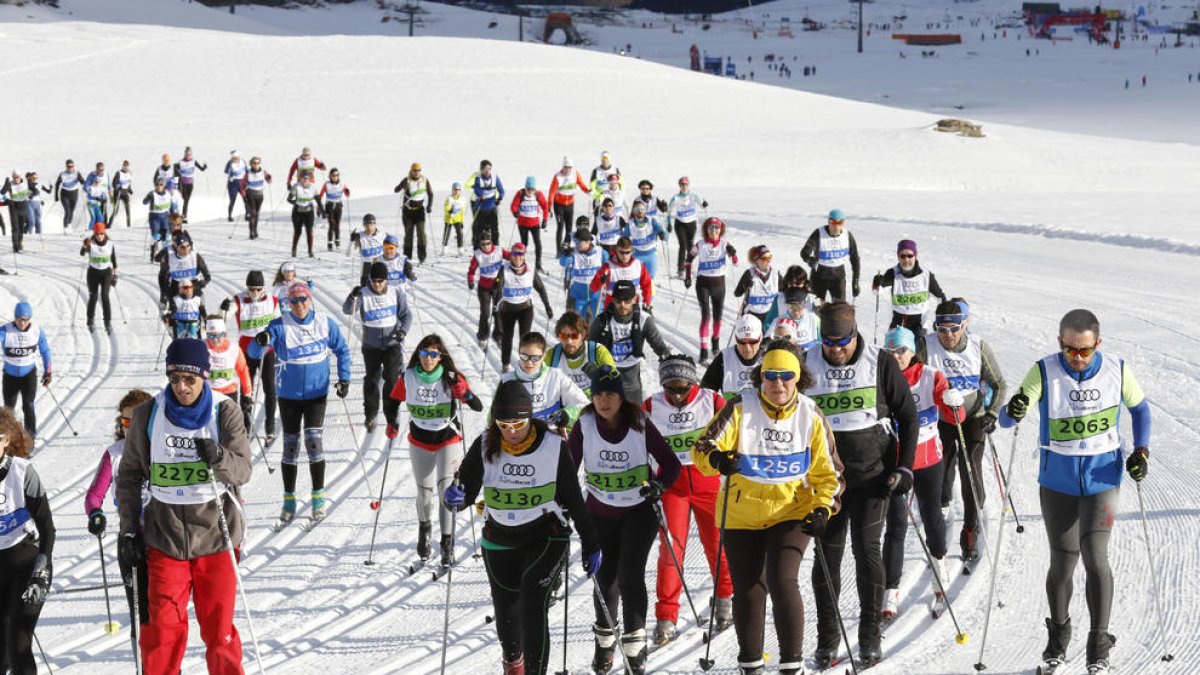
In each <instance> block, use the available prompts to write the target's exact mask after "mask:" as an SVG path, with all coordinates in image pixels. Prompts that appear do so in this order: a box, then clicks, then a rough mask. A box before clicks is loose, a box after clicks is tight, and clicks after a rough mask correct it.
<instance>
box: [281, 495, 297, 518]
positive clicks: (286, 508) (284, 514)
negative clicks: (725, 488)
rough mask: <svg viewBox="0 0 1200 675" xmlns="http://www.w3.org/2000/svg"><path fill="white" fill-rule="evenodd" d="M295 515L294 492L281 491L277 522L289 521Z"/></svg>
mask: <svg viewBox="0 0 1200 675" xmlns="http://www.w3.org/2000/svg"><path fill="white" fill-rule="evenodd" d="M295 517H296V493H295V492H285V493H283V508H282V509H280V511H279V522H281V523H290V522H292V519H294V518H295Z"/></svg>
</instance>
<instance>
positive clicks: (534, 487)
mask: <svg viewBox="0 0 1200 675" xmlns="http://www.w3.org/2000/svg"><path fill="white" fill-rule="evenodd" d="M532 413H533V402H532V399H531V398H530V396H529V393H528V392H527V391H525V387H523V386H521V385H519V384H517V383H514V382H505V383H502V384H501V385H500V386H499V387H498V388H497V389H496V396H495V397H494V398H493V399H492V407H491V415H490V419H491V423H489V424H488V426H487V429H486V431H484V432H483V433H482V434H480V436H479V437H478V438H476V439H475V441H474V442H473V443H472V444H471V448H470V449H469V450H467V453H466V456H465V457H464V458H463V460H462V465H461V467H460V468H459V470H458V474H457V480H456V481H455V482H454V483H452V484H451V485H450V486H449V487H447V488H446V490H445V492H444V493H443V494H444V495H445V503H446V506H447V507H449V508H450V509H452V510H454V511H461V510H463V509H465V508H468V506H469V505H471V504H474V503H475V499H476V497H477V496H478V495H479V493H480V491H481V490H482V491H483V494H484V504H485V506H484V525H483V546H482V549H483V558H484V566H485V568H486V570H487V575H488V582H489V584H490V586H491V592H492V608H493V609H494V611H495V617H496V635H497V637H498V638H499V640H500V646H501V650H502V653H503V658H504V672H505V673H506V674H515V673H521V674H522V675H545V673H546V671H547V669H548V667H549V664H548V662H549V660H550V659H549V657H550V629H549V618H548V616H547V614H548V608H549V606H550V603H551V596H552V595H553V592H554V591H553V588H552V587H551V585H549V584H546V583H545V580H546V579H552V578H555V577H556V576H558V574H559V573H560V572H561V571H562V570H563V568H564V567H565V566H566V562H567V555H566V553H567V550H568V541H569V540H570V537H571V527H570V525H569V521H568V516H569V517H570V518H571V519H572V520H574V521H575V527H576V529H577V530H578V531H579V538H580V541H581V542H582V544H583V555H582V556H581V558H582V560H583V568H584V571H585V572H587V574H588V575H589V576H591V575H592V574H594V573H595V572H596V570H598V569H599V568H600V566H601V555H600V543H599V541H598V539H597V537H596V532H595V530H594V528H593V525H592V519H591V516H590V515H589V514H588V510H587V507H586V506H585V505H584V502H583V495H582V493H581V492H580V490H579V479H578V476H577V472H576V469H575V466H574V464H572V463H571V457H570V455H569V454H568V452H567V451H566V444H565V443H563V442H562V440H561V439H560V438H559V437H558V436H556V435H555V434H553V433H552V432H551V431H550V430H549V429H548V428H547V425H546V423H545V421H543V420H539V419H537V418H536V417H533V414H532ZM513 467H522V469H521V471H517V470H515V469H514V468H513ZM524 467H531V469H529V470H530V471H532V473H530V474H527V475H526V474H524V473H523V472H524V471H525V469H524ZM519 473H520V474H522V475H520V476H519V477H518V474H519ZM534 499H536V500H537V503H538V504H539V506H538V508H527V507H526V508H522V507H520V506H515V505H516V504H522V503H529V502H531V501H532V500H534Z"/></svg>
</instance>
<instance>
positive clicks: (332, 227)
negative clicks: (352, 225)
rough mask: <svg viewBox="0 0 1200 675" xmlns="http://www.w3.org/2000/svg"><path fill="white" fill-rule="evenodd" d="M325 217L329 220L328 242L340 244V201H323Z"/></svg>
mask: <svg viewBox="0 0 1200 675" xmlns="http://www.w3.org/2000/svg"><path fill="white" fill-rule="evenodd" d="M325 219H326V220H327V221H329V232H328V240H329V243H331V244H332V243H334V242H337V244H338V245H339V246H341V244H342V203H341V202H325Z"/></svg>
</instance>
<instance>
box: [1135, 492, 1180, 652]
mask: <svg viewBox="0 0 1200 675" xmlns="http://www.w3.org/2000/svg"><path fill="white" fill-rule="evenodd" d="M1133 484H1134V486H1135V487H1136V488H1137V498H1138V510H1139V511H1141V514H1142V533H1143V538H1144V539H1145V540H1146V558H1147V559H1148V560H1149V562H1150V584H1151V589H1152V590H1153V591H1154V612H1155V613H1156V614H1157V615H1158V638H1159V639H1160V640H1162V643H1163V652H1164V653H1163V655H1162V660H1163V661H1174V660H1175V655H1174V654H1172V653H1171V652H1170V651H1168V650H1169V649H1170V645H1169V644H1168V643H1167V624H1166V622H1165V621H1163V613H1162V600H1161V599H1160V597H1159V595H1160V594H1159V590H1158V567H1157V566H1156V565H1155V564H1154V549H1153V547H1152V546H1151V545H1150V526H1149V524H1148V523H1147V522H1146V502H1145V501H1144V500H1143V499H1142V482H1141V481H1134V483H1133Z"/></svg>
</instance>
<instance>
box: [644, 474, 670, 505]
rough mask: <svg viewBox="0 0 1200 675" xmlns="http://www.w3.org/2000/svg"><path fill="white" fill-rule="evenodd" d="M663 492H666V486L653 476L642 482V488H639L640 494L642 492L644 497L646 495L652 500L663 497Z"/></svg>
mask: <svg viewBox="0 0 1200 675" xmlns="http://www.w3.org/2000/svg"><path fill="white" fill-rule="evenodd" d="M663 492H666V488H665V487H663V484H662V483H661V482H659V481H657V480H654V479H653V478H651V479H650V480H648V481H646V482H645V483H642V487H641V489H640V490H638V494H640V495H641V496H642V497H645V498H646V500H647V501H652V502H657V501H659V500H660V499H662V496H663Z"/></svg>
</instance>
